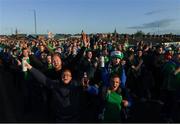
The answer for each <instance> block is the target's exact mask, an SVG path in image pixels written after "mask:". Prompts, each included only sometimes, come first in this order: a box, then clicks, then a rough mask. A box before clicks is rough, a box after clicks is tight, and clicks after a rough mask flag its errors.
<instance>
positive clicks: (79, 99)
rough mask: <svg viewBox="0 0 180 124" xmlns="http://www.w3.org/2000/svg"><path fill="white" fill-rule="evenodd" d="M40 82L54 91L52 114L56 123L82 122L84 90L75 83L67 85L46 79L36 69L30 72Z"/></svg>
mask: <svg viewBox="0 0 180 124" xmlns="http://www.w3.org/2000/svg"><path fill="white" fill-rule="evenodd" d="M30 72H31V74H32V75H33V76H34V77H35V78H36V79H37V81H38V82H40V83H41V84H43V85H44V86H46V87H47V88H49V89H51V90H52V97H51V112H52V115H53V120H55V121H56V122H80V120H81V115H82V114H83V106H84V104H83V102H84V101H83V88H82V87H81V86H80V85H78V84H77V83H76V82H75V81H71V82H70V84H68V85H65V84H63V83H61V81H58V80H50V79H48V78H46V76H44V75H43V74H42V73H41V72H40V71H38V70H37V69H35V68H32V69H31V70H30Z"/></svg>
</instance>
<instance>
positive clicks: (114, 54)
mask: <svg viewBox="0 0 180 124" xmlns="http://www.w3.org/2000/svg"><path fill="white" fill-rule="evenodd" d="M111 57H112V58H118V59H123V58H124V55H123V53H122V52H121V51H113V52H111Z"/></svg>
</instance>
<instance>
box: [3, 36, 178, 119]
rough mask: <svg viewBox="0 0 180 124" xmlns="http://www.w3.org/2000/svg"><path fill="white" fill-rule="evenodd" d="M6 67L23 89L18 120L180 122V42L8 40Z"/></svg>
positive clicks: (19, 90)
mask: <svg viewBox="0 0 180 124" xmlns="http://www.w3.org/2000/svg"><path fill="white" fill-rule="evenodd" d="M0 70H1V72H2V73H5V72H8V74H9V77H11V78H12V82H11V85H12V86H13V87H14V89H16V90H15V91H16V92H18V94H21V98H20V99H15V101H16V100H20V102H21V105H22V106H20V107H17V106H16V109H15V110H16V111H19V112H16V122H179V118H180V116H179V115H180V46H164V45H161V44H159V45H156V46H152V44H149V43H148V44H145V43H143V41H140V42H138V44H137V45H135V46H130V45H128V44H122V43H120V42H118V41H114V40H109V41H106V42H104V41H103V40H100V39H95V40H94V39H91V38H90V37H89V36H88V35H86V34H85V33H84V34H82V37H81V39H78V38H74V39H68V40H67V41H65V42H59V41H58V40H54V39H47V40H38V39H31V40H29V39H26V40H25V39H24V40H18V39H13V40H12V39H6V40H1V41H0ZM9 77H8V76H7V77H5V78H9ZM1 82H2V83H7V82H6V81H3V80H1ZM8 92H12V91H8ZM17 97H18V96H17Z"/></svg>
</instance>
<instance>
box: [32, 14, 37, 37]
mask: <svg viewBox="0 0 180 124" xmlns="http://www.w3.org/2000/svg"><path fill="white" fill-rule="evenodd" d="M33 11H34V29H35V34H37V25H36V10H33Z"/></svg>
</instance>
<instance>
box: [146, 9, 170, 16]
mask: <svg viewBox="0 0 180 124" xmlns="http://www.w3.org/2000/svg"><path fill="white" fill-rule="evenodd" d="M163 11H166V10H164V9H161V10H154V11H150V12H147V13H144V15H153V14H156V13H160V12H163Z"/></svg>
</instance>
